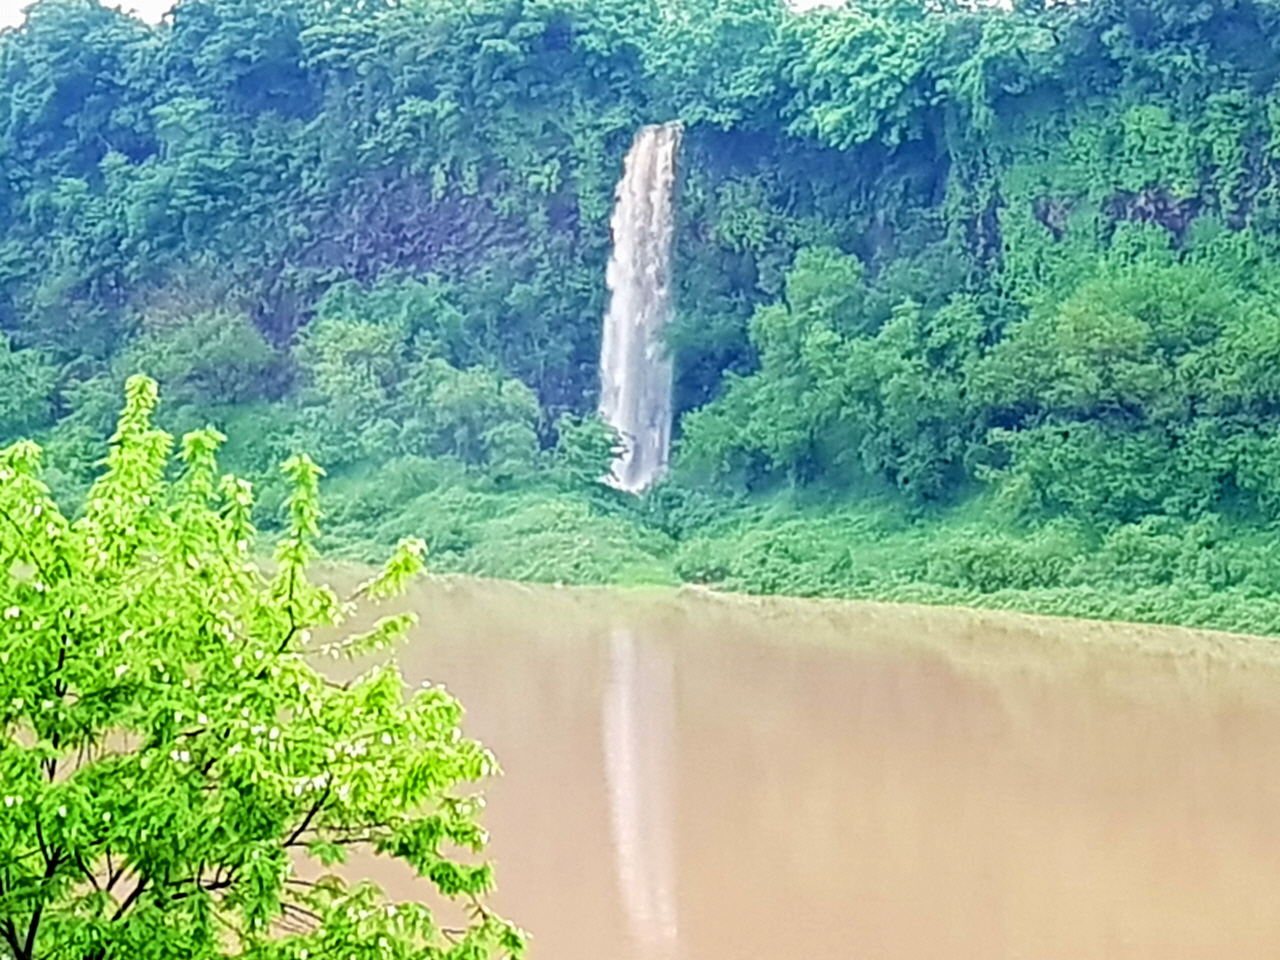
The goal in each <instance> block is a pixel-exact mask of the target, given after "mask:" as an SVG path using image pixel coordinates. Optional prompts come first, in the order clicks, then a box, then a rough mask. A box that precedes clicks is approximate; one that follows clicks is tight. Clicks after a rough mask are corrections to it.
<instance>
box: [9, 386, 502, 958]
mask: <svg viewBox="0 0 1280 960" xmlns="http://www.w3.org/2000/svg"><path fill="white" fill-rule="evenodd" d="M155 403H156V386H155V383H154V382H153V381H150V380H147V379H145V378H142V377H133V378H131V379H130V380H129V381H128V386H127V402H126V405H125V408H124V412H123V413H122V414H121V416H120V421H119V428H118V430H117V431H116V434H115V436H114V437H113V438H112V441H111V451H110V454H109V456H108V459H107V464H106V470H105V472H104V473H103V474H102V476H101V477H100V478H99V479H98V480H97V482H96V483H95V484H94V486H93V488H92V490H90V492H89V495H88V497H87V498H86V500H85V503H84V507H83V510H82V512H81V514H80V516H79V518H78V519H75V520H74V521H72V520H69V519H67V518H66V517H65V516H64V515H63V514H62V513H61V512H60V511H59V509H58V507H57V505H56V504H55V503H54V502H53V501H52V500H51V499H50V498H49V496H48V493H47V490H46V488H45V486H44V485H43V484H42V483H41V481H40V479H39V469H40V449H39V447H37V446H36V445H35V444H34V443H31V442H27V441H23V442H19V443H17V444H14V445H13V446H10V447H8V448H7V449H5V450H4V451H3V452H2V453H0V480H3V483H0V552H2V553H3V556H4V558H5V559H4V563H5V564H6V568H5V569H4V570H3V571H0V609H2V610H3V613H2V614H0V616H2V617H3V619H2V620H0V662H2V663H3V665H4V668H3V670H2V671H0V784H3V786H2V787H0V793H2V794H3V797H2V798H0V802H2V804H3V806H0V940H2V941H3V943H4V945H5V947H4V948H5V950H6V951H7V952H8V953H9V954H10V955H11V956H12V957H14V958H16V960H45V958H48V960H54V958H62V957H67V958H71V957H76V958H80V957H100V958H103V960H108V958H121V960H125V958H127V960H145V958H151V957H154V958H161V957H184V958H213V957H232V956H235V957H248V958H263V960H268V958H270V960H286V958H287V960H297V958H305V957H367V958H378V960H383V958H393V957H394V958H409V957H441V958H444V957H457V958H464V957H465V958H476V957H487V956H494V955H499V954H518V953H519V952H520V949H521V936H520V934H519V933H518V932H517V931H515V930H514V929H513V928H511V927H510V926H508V925H507V924H505V923H504V922H503V921H501V920H499V919H498V918H496V917H494V916H493V915H492V914H490V913H489V912H487V911H486V910H485V909H484V908H483V907H482V906H481V904H480V900H479V898H480V897H482V896H483V895H484V894H485V893H486V892H487V891H488V890H489V889H490V888H491V887H492V882H493V881H492V876H491V873H490V869H489V867H488V866H487V865H483V864H481V865H474V864H473V863H472V861H471V858H470V857H469V856H468V857H467V858H465V859H457V858H455V856H454V854H453V851H467V852H474V851H479V850H480V849H481V848H482V846H483V844H484V840H485V834H484V831H483V830H482V829H481V828H480V826H479V825H478V824H477V822H476V814H477V812H478V810H479V808H480V801H479V799H478V797H476V796H475V795H474V794H472V793H470V792H468V791H467V790H466V789H465V788H464V789H462V790H461V791H459V788H460V787H463V785H464V784H466V783H468V782H470V781H475V780H478V779H480V778H482V777H484V776H487V775H489V774H491V773H493V772H494V770H495V765H494V761H493V758H492V757H491V756H490V755H489V754H488V753H487V752H486V751H485V750H484V749H483V748H482V747H481V746H480V745H479V744H477V743H475V742H473V741H471V740H468V739H465V738H463V737H461V736H460V732H459V728H458V723H459V719H460V717H461V708H460V706H459V705H458V703H457V702H456V701H455V700H454V699H453V698H452V697H450V696H449V695H448V694H446V693H445V692H444V691H443V690H440V689H435V688H427V689H424V690H420V691H416V692H413V693H411V694H406V691H405V689H404V685H403V683H402V681H401V679H400V675H399V673H398V672H397V670H396V668H395V666H394V665H390V664H387V665H382V666H379V667H376V668H374V669H372V670H370V671H369V672H367V673H364V674H363V675H361V676H359V677H358V678H357V679H355V680H353V681H351V682H349V683H346V684H337V683H334V682H332V681H330V680H328V679H327V678H326V677H325V676H324V675H323V674H322V673H320V672H318V671H317V670H316V669H315V668H314V667H313V666H312V665H311V663H310V662H309V661H310V658H312V657H315V656H319V655H321V654H323V653H332V654H333V655H334V656H341V657H353V656H357V655H361V654H364V653H367V652H369V651H371V650H376V649H382V648H385V647H386V646H388V645H389V644H390V643H392V642H394V641H395V640H396V639H398V638H399V637H401V636H402V635H403V634H404V632H405V631H406V630H407V629H408V628H409V626H410V625H411V624H412V622H413V621H412V618H411V617H409V616H407V615H395V616H391V617H387V618H384V619H382V620H380V621H379V622H378V623H377V625H376V626H375V627H374V628H373V629H372V630H371V631H369V632H368V633H365V634H362V635H359V636H347V637H344V638H341V639H334V640H331V641H328V642H325V643H320V642H319V641H318V640H313V639H312V634H311V631H312V630H313V629H315V628H317V627H331V626H333V625H334V624H336V623H338V622H339V621H340V620H341V618H342V616H343V614H344V613H345V612H346V611H347V609H348V608H347V606H346V605H345V604H343V603H341V602H339V600H338V599H337V598H336V597H335V596H334V595H333V594H332V593H331V592H330V591H328V590H326V589H323V588H319V587H316V586H313V585H311V584H310V583H308V582H307V579H306V576H305V566H306V565H307V563H308V562H309V561H310V560H311V559H312V558H313V557H314V556H315V551H314V548H313V544H314V542H315V539H316V537H317V535H318V532H319V519H320V509H319V506H318V502H317V495H318V494H317V484H318V481H319V478H320V475H321V471H320V469H319V468H318V467H316V466H315V464H313V463H312V462H311V461H310V460H309V459H307V458H306V457H295V458H293V459H291V460H290V461H289V462H288V463H286V464H285V467H284V469H285V473H286V474H287V476H288V478H289V481H290V483H291V485H292V490H291V493H290V496H289V500H288V507H287V509H288V517H289V519H288V524H287V527H286V529H285V532H284V535H283V536H282V538H281V540H280V543H279V547H278V550H277V552H276V565H275V572H274V573H272V574H270V575H268V574H267V573H264V572H263V571H262V570H261V569H260V568H259V567H258V565H257V564H256V563H255V562H254V561H253V557H252V553H251V548H250V544H251V542H252V540H253V537H254V530H253V527H252V525H251V523H250V513H251V511H252V507H253V500H252V494H251V492H250V488H249V486H248V484H246V483H245V482H244V481H241V480H237V479H235V478H234V477H230V476H223V477H219V475H218V472H217V465H216V462H215V459H214V456H215V452H216V450H217V448H218V446H219V444H220V443H221V441H222V437H221V435H219V434H218V433H217V432H216V431H214V430H203V431H198V432H195V433H190V434H188V435H187V436H186V437H184V438H183V440H182V443H181V447H180V450H179V452H178V455H177V458H176V462H171V460H170V448H171V446H172V442H171V438H170V436H169V435H168V434H166V433H164V432H162V431H160V430H158V429H156V428H155V427H153V426H152V423H151V415H152V411H153V409H154V407H155ZM423 549H424V548H423V545H422V543H421V541H418V540H412V539H410V540H405V541H404V542H403V543H401V545H400V546H399V548H398V549H397V550H396V552H395V554H394V556H393V557H392V559H391V560H390V561H389V562H388V563H387V565H386V567H385V568H384V569H383V571H382V572H381V573H380V574H378V575H377V576H376V577H375V578H374V579H372V580H371V581H370V582H369V583H368V584H366V585H365V586H364V587H363V588H362V591H361V593H362V595H363V596H364V597H365V598H366V600H368V601H371V602H372V601H378V600H381V599H384V598H386V597H388V596H391V595H394V594H395V593H397V592H398V591H399V590H401V589H402V588H403V587H404V585H405V583H406V582H407V581H408V580H409V579H410V578H411V577H412V576H413V575H414V573H415V572H416V571H418V570H419V569H420V568H421V565H422V563H421V556H422V553H423ZM355 848H366V849H371V850H374V851H376V852H377V853H379V854H381V855H384V856H389V857H395V858H398V859H400V860H402V861H404V862H406V863H407V864H409V865H410V866H411V867H412V868H413V869H414V870H415V871H417V873H419V874H420V875H422V876H424V877H427V878H429V879H430V880H431V882H432V883H434V885H435V887H436V889H438V890H439V891H440V893H441V894H442V895H443V896H445V897H449V898H454V899H461V900H462V901H464V902H465V903H466V904H468V905H469V909H470V911H471V913H470V915H471V922H470V924H469V926H468V927H467V929H466V930H465V931H461V932H457V933H450V932H449V931H446V930H444V929H442V928H441V927H439V926H438V925H437V924H436V921H435V920H434V918H433V915H432V912H431V911H430V910H429V909H428V907H427V906H425V905H422V904H414V903H402V904H392V903H388V902H387V901H385V900H384V899H383V897H382V895H381V894H380V892H379V891H378V890H377V889H376V888H375V887H373V886H372V885H371V884H367V883H360V884H349V883H347V882H345V881H343V880H341V879H339V878H338V877H337V876H334V875H331V874H329V873H327V872H326V871H324V870H323V869H321V868H320V867H319V866H318V865H317V866H316V867H315V868H314V869H313V868H311V867H304V866H303V860H302V859H300V858H301V857H303V856H304V855H305V856H309V857H310V858H311V859H312V860H313V861H315V862H316V863H317V864H324V865H330V864H335V863H340V862H341V861H342V860H343V859H344V858H345V856H346V853H347V851H349V850H352V849H355Z"/></svg>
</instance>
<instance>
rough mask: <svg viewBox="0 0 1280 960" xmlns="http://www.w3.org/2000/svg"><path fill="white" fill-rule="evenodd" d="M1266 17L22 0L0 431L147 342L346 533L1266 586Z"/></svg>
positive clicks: (1096, 581) (1270, 406) (1094, 7)
mask: <svg viewBox="0 0 1280 960" xmlns="http://www.w3.org/2000/svg"><path fill="white" fill-rule="evenodd" d="M1278 14H1280V0H1249V2H1233V3H1211V4H1196V3H1192V2H1191V0H1140V2H1137V3H1130V2H1126V3H1119V2H1113V0H1092V2H1088V3H1080V4H1058V3H1036V2H1032V3H1018V4H1015V5H1013V7H1012V8H1010V9H1004V8H1002V7H998V6H994V5H976V6H975V5H973V4H967V3H958V2H951V0H945V2H941V3H922V2H920V3H917V2H896V0H893V2H891V0H871V2H866V3H858V4H854V5H849V6H846V7H840V8H835V9H822V10H816V11H812V12H808V13H803V14H800V13H795V12H793V11H790V10H789V9H787V8H786V6H785V5H783V4H781V3H779V2H776V0H695V2H692V3H684V4H678V5H677V4H670V3H666V2H653V0H605V2H599V3H591V4H584V3H581V2H579V0H547V2H539V3H532V2H526V0H455V2H450V3H430V4H428V3H417V2H408V3H401V4H384V3H363V2H362V3H350V4H345V3H338V4H333V3H321V2H318V0H272V2H270V3H248V2H245V0H184V2H181V3H179V5H178V7H177V8H176V11H175V12H174V14H173V16H172V17H171V18H170V19H169V20H167V21H166V22H165V23H163V24H161V25H159V26H157V27H147V26H145V25H142V24H140V23H138V22H136V21H134V20H132V19H130V18H129V17H127V16H124V15H122V14H119V13H116V12H113V11H109V10H106V9H104V8H103V7H101V6H99V5H98V4H96V3H93V2H90V0H42V2H40V3H38V4H37V6H36V7H35V8H34V10H33V13H32V15H31V17H30V18H29V20H28V22H27V24H26V25H25V26H24V27H23V28H21V29H19V30H16V31H12V32H9V33H7V34H5V35H3V36H2V37H0V336H2V337H3V339H0V374H2V375H3V377H4V380H5V385H6V386H5V390H4V392H3V395H0V438H7V437H9V436H13V435H16V434H17V433H20V432H23V433H25V432H36V433H45V434H47V436H46V440H47V450H48V460H49V464H50V468H51V469H50V474H49V477H50V481H51V483H52V485H53V487H54V490H55V493H56V494H57V495H58V496H60V497H64V498H66V499H67V501H68V502H72V501H73V500H74V498H75V497H76V496H77V495H78V494H79V493H82V492H83V490H84V489H85V487H86V485H87V484H88V483H89V481H90V480H91V479H92V477H93V474H94V466H93V465H94V464H95V463H96V461H97V460H98V459H99V458H100V457H101V455H102V453H103V449H102V446H101V443H100V441H99V440H98V439H97V438H98V437H99V436H100V435H101V434H102V432H103V431H104V430H105V429H106V428H107V427H108V426H109V425H110V423H111V418H112V415H113V412H114V406H113V404H114V398H115V397H116V396H118V392H119V389H120V387H121V385H122V383H123V382H124V379H125V377H127V376H128V375H130V374H132V373H134V372H137V371H139V370H144V371H147V372H149V373H151V374H152V375H154V376H155V377H157V378H158V379H159V380H160V381H161V382H162V383H163V385H164V388H165V393H166V396H167V397H168V400H169V406H168V408H167V409H166V410H164V411H162V412H161V418H162V420H164V422H165V423H166V424H167V425H169V426H171V427H173V428H174V429H179V430H187V429H192V428H195V427H199V426H202V425H203V424H204V423H205V422H213V423H214V424H216V425H217V426H219V427H220V428H222V429H223V430H224V431H225V432H227V433H228V434H230V435H231V436H232V437H233V441H232V446H231V447H229V449H228V450H227V451H226V453H227V456H228V458H229V459H230V460H231V461H232V462H233V464H234V465H235V466H236V467H237V468H239V469H241V470H242V471H243V472H244V473H245V474H247V475H248V476H250V477H251V478H252V479H254V480H255V481H258V482H259V484H260V487H261V489H260V496H259V498H258V506H257V515H256V516H257V519H258V521H259V522H260V523H261V524H262V526H263V527H264V528H266V529H269V530H271V529H277V528H278V527H279V525H280V524H281V523H282V521H283V517H282V514H281V508H282V505H283V500H284V497H285V495H286V491H285V488H284V487H283V485H282V484H281V482H280V481H279V480H278V479H277V478H275V475H274V474H273V473H272V472H271V466H272V465H273V464H274V463H276V462H278V461H279V460H280V459H283V458H284V457H287V456H288V455H290V454H291V453H293V452H296V451H298V450H303V449H305V450H308V451H312V452H314V453H315V454H317V455H318V457H319V459H320V460H321V461H322V462H323V463H324V464H325V465H326V466H327V467H328V468H330V469H331V471H332V473H333V484H334V486H335V488H336V489H337V490H338V491H339V492H340V500H341V508H340V510H339V516H340V517H341V520H340V522H339V524H338V526H337V528H336V530H335V532H334V534H333V538H332V540H331V546H335V547H336V546H338V545H339V544H340V543H341V544H344V545H345V546H346V547H348V548H350V549H351V550H354V551H356V552H368V551H371V550H376V549H380V548H382V547H385V546H387V545H389V544H391V543H394V542H395V540H396V539H397V538H398V537H399V536H401V535H406V534H422V535H424V536H426V538H427V539H428V540H429V541H430V543H431V546H432V548H433V550H435V551H436V552H437V556H438V557H440V558H442V564H443V566H444V567H446V568H449V569H456V570H466V571H471V572H487V573H495V574H497V573H500V574H503V575H511V576H528V577H537V578H543V579H566V580H568V579H579V580H588V581H593V582H603V581H607V580H610V579H619V578H621V579H642V580H654V579H657V580H662V579H671V578H672V577H673V576H674V577H679V578H684V579H695V580H699V581H703V582H709V583H717V584H722V585H726V586H730V587H734V588H737V589H753V590H768V591H779V590H780V591H788V592H798V593H834V594H847V595H883V596H895V597H903V598H910V597H915V598H917V599H922V598H934V599H939V600H947V601H955V602H972V601H973V600H974V599H975V598H977V599H978V600H980V601H981V602H990V603H996V604H1004V605H1024V606H1029V607H1035V608H1036V609H1045V610H1052V611H1054V612H1069V611H1070V610H1071V607H1070V604H1071V603H1078V604H1079V606H1078V609H1077V612H1082V613H1086V612H1087V613H1093V614H1097V615H1108V616H1112V615H1114V616H1135V617H1141V618H1147V619H1150V618H1157V619H1158V618H1166V619H1182V620H1189V621H1195V622H1220V623H1223V624H1225V625H1235V626H1242V627H1244V626H1249V627H1251V628H1258V629H1261V628H1263V627H1265V628H1266V629H1273V626H1271V624H1272V620H1271V619H1269V618H1270V617H1272V614H1271V613H1269V612H1265V611H1264V612H1260V613H1258V614H1257V615H1256V616H1254V615H1252V614H1250V615H1249V616H1244V615H1243V614H1242V613H1241V611H1242V610H1244V609H1245V608H1246V607H1247V606H1248V605H1249V604H1250V603H1252V600H1247V599H1243V598H1248V597H1253V596H1254V595H1255V594H1257V593H1260V592H1265V591H1266V590H1268V589H1270V588H1271V586H1275V585H1280V584H1278V583H1277V581H1275V580H1274V579H1273V578H1272V573H1271V570H1272V561H1271V560H1270V559H1269V558H1270V553H1269V552H1267V550H1264V549H1262V545H1264V544H1266V543H1267V542H1269V541H1268V534H1267V533H1266V532H1267V531H1269V530H1270V529H1271V527H1270V524H1271V523H1272V522H1273V521H1275V520H1276V519H1277V516H1278V515H1277V511H1280V420H1278V419H1277V418H1278V417H1280V373H1278V372H1277V371H1280V309H1277V306H1276V304H1277V298H1278V297H1280V279H1278V276H1280V275H1278V274H1277V272H1276V265H1277V264H1278V263H1280V86H1278V84H1280V69H1278V68H1277V67H1276V66H1275V64H1276V62H1277V56H1278V53H1277V51H1280V26H1278V24H1280V16H1278ZM673 118H678V119H681V120H683V121H684V123H685V125H686V135H685V139H684V145H683V148H682V154H681V157H680V182H679V185H678V189H679V197H678V204H677V207H678V210H679V222H678V228H677V232H676V263H675V282H676V286H677V316H676V317H675V319H674V321H673V323H672V324H671V327H670V329H669V335H668V347H669V348H670V350H671V352H672V355H673V357H674V359H675V365H676V401H677V407H678V412H679V414H680V417H679V419H678V423H677V434H678V437H679V440H678V445H677V459H676V469H675V477H674V479H673V480H671V481H669V482H668V483H666V484H664V485H662V486H660V487H659V488H658V489H656V490H654V491H652V492H651V493H650V494H648V495H647V496H646V497H644V498H642V499H641V500H639V501H636V502H630V501H628V499H627V498H625V497H620V496H616V495H614V492H613V491H609V490H607V489H605V488H603V487H602V486H601V485H600V483H599V482H598V481H599V479H600V477H601V476H602V475H603V474H604V473H605V471H606V469H607V465H608V461H609V458H610V456H611V455H612V452H613V444H614V443H615V438H613V437H611V436H610V434H609V433H608V431H607V430H606V429H604V428H603V426H602V425H601V424H599V423H598V422H597V421H595V420H594V419H593V418H592V411H593V410H594V408H595V405H596V396H595V394H596V390H597V355H598V348H599V337H600V318H601V316H602V313H603V310H604V306H605V300H606V295H607V291H606V290H605V287H604V266H605V263H606V260H607V258H608V252H609V243H610V236H609V211H610V206H611V202H612V191H613V188H614V184H615V182H616V180H617V177H618V174H619V171H620V166H621V161H622V157H623V154H624V151H625V150H626V148H627V146H628V144H629V143H630V142H631V138H632V137H633V135H634V132H635V130H636V128H637V127H639V126H640V125H642V124H644V123H649V122H655V121H661V120H669V119H673ZM504 498H505V499H504ZM780 498H781V500H780ZM782 500H786V501H787V502H788V503H789V504H790V505H789V506H786V507H782V506H780V505H779V504H780V503H781V502H782ZM764 505H767V506H764ZM873 517H874V518H880V519H879V520H875V521H874V522H872V521H870V520H868V518H873ZM818 518H824V519H818ZM881 520H883V524H881ZM957 530H963V531H964V533H963V534H960V533H955V531H957ZM926 531H929V533H928V534H927V535H926ZM953 534H954V535H953ZM881 542H883V543H886V544H892V546H891V547H885V549H884V550H882V549H880V547H878V546H877V544H879V543H881ZM378 545H381V547H379V546H378ZM1242 545H1248V546H1247V547H1245V546H1242ZM886 550H887V551H888V552H887V553H886V552H885V551H886ZM1249 557H1254V559H1253V560H1252V561H1251V560H1249V559H1248V558H1249ZM655 571H656V572H655ZM913 591H914V592H913ZM1090 591H1093V592H1090ZM1117 591H1121V592H1122V593H1123V597H1122V598H1121V600H1117V601H1116V603H1117V604H1119V605H1118V606H1117V605H1115V604H1113V603H1112V599H1114V598H1115V595H1116V592H1117ZM1144 591H1156V592H1155V593H1149V592H1144ZM1161 591H1164V592H1163V593H1161ZM1179 591H1180V593H1178V596H1181V597H1184V599H1180V600H1176V602H1175V600H1174V599H1171V598H1173V597H1174V594H1175V593H1176V592H1179ZM1202 594H1203V596H1202ZM1073 597H1074V598H1075V599H1074V600H1072V599H1071V598H1073ZM1206 597H1208V598H1211V599H1206ZM1108 598H1111V599H1108ZM1186 598H1189V599H1186ZM1188 604H1189V605H1188ZM1267 609H1269V608H1267ZM1206 611H1213V612H1206ZM1215 618H1216V619H1215Z"/></svg>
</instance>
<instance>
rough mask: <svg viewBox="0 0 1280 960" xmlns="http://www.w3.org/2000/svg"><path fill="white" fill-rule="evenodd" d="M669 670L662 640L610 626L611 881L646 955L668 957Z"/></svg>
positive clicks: (672, 907)
mask: <svg viewBox="0 0 1280 960" xmlns="http://www.w3.org/2000/svg"><path fill="white" fill-rule="evenodd" d="M674 669H675V665H674V662H673V660H672V656H671V651H670V650H669V649H668V648H667V647H665V646H662V645H657V644H651V643H650V644H640V643H637V642H636V638H635V636H634V635H633V634H632V632H631V631H630V630H625V629H616V628H615V629H614V630H613V631H612V633H611V635H610V638H609V675H608V680H607V681H606V683H605V687H604V704H603V711H602V720H603V733H604V754H605V756H604V760H605V779H606V781H607V782H608V787H609V813H610V822H611V825H612V828H613V830H612V833H613V846H614V855H615V857H616V862H617V872H618V886H619V890H620V893H621V895H622V902H623V906H624V909H625V911H626V914H627V921H628V924H629V926H630V928H631V934H632V937H633V938H634V939H635V941H636V942H637V944H638V945H639V946H640V947H641V949H642V951H643V956H644V957H645V958H646V960H649V958H652V960H672V958H674V957H675V956H676V953H677V949H676V948H677V946H678V932H677V931H678V927H677V922H676V893H675V885H676V875H675V830H674V811H673V809H672V805H673V802H674V798H673V790H674V787H675V784H674V783H673V773H674V765H673V763H672V750H673V747H674V736H675V698H674V688H673V681H674V677H673V673H674Z"/></svg>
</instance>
